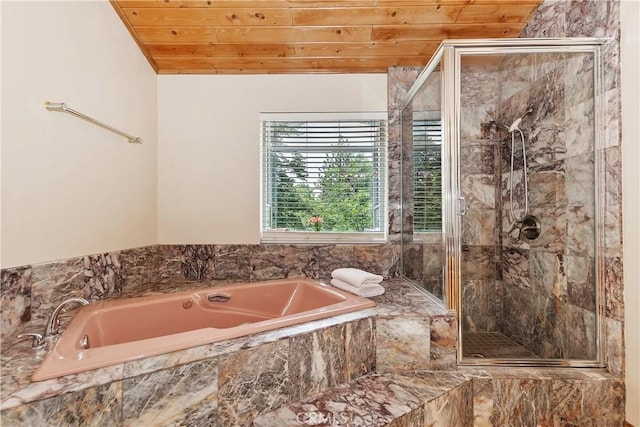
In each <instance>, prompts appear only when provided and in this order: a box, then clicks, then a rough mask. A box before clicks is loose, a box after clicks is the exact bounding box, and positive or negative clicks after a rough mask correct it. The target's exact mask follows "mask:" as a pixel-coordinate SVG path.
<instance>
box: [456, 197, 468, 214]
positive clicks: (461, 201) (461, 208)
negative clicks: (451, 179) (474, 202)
mask: <svg viewBox="0 0 640 427" xmlns="http://www.w3.org/2000/svg"><path fill="white" fill-rule="evenodd" d="M466 214H467V200H466V199H465V198H464V197H458V215H460V216H464V215H466Z"/></svg>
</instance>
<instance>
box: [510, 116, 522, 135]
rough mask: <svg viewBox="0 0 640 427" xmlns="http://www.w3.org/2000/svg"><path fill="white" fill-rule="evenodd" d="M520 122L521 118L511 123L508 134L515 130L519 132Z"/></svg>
mask: <svg viewBox="0 0 640 427" xmlns="http://www.w3.org/2000/svg"><path fill="white" fill-rule="evenodd" d="M521 121H522V117H518V118H517V119H516V121H515V122H513V123H511V126H509V132H515V131H516V130H520V122H521Z"/></svg>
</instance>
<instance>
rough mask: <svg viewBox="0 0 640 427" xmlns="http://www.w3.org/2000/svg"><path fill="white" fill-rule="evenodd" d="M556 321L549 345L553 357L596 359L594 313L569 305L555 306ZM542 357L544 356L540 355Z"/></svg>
mask: <svg viewBox="0 0 640 427" xmlns="http://www.w3.org/2000/svg"><path fill="white" fill-rule="evenodd" d="M556 312H557V315H556V320H555V322H554V324H553V330H552V335H551V337H549V339H548V340H549V343H550V344H551V345H552V346H553V347H554V350H553V355H554V356H555V357H560V358H564V359H582V360H594V359H595V358H596V334H597V331H596V316H595V313H593V312H590V311H587V310H585V309H583V308H580V307H576V306H573V305H570V304H562V305H560V304H556ZM542 356H546V355H545V354H542Z"/></svg>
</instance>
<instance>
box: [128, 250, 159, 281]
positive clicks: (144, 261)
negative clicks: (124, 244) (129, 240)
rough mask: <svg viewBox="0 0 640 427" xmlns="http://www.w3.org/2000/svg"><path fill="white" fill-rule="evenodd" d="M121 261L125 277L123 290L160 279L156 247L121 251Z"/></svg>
mask: <svg viewBox="0 0 640 427" xmlns="http://www.w3.org/2000/svg"><path fill="white" fill-rule="evenodd" d="M119 260H120V265H121V268H122V275H123V276H124V286H123V290H124V288H125V287H126V288H131V287H136V286H138V285H141V284H143V283H148V282H153V281H157V280H159V279H160V276H159V271H160V269H159V258H158V246H156V245H154V246H144V247H140V248H133V249H125V250H123V251H120V255H119Z"/></svg>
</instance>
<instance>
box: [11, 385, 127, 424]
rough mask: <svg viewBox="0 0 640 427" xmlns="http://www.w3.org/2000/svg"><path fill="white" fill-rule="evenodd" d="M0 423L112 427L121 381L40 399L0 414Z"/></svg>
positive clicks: (119, 413)
mask: <svg viewBox="0 0 640 427" xmlns="http://www.w3.org/2000/svg"><path fill="white" fill-rule="evenodd" d="M0 416H1V419H2V425H7V426H11V425H22V426H33V427H40V426H42V427H44V426H80V425H91V426H113V425H117V424H119V423H120V420H121V417H122V383H121V382H120V381H116V382H113V383H111V384H108V385H104V386H100V387H95V388H89V389H87V390H83V391H79V392H75V393H67V394H62V395H60V396H56V397H52V398H50V399H45V400H40V401H37V402H34V403H30V404H27V405H23V406H18V407H15V408H12V409H6V410H3V411H2V412H1V413H0Z"/></svg>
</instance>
